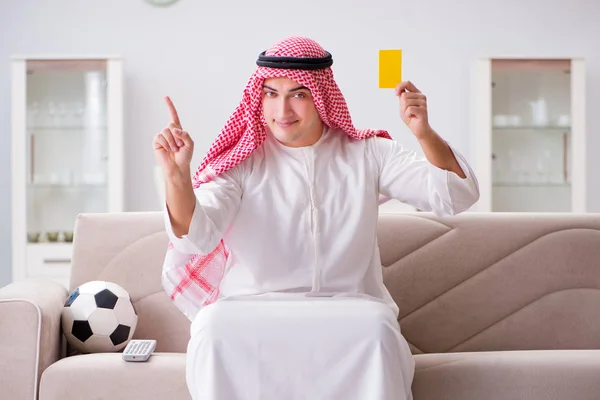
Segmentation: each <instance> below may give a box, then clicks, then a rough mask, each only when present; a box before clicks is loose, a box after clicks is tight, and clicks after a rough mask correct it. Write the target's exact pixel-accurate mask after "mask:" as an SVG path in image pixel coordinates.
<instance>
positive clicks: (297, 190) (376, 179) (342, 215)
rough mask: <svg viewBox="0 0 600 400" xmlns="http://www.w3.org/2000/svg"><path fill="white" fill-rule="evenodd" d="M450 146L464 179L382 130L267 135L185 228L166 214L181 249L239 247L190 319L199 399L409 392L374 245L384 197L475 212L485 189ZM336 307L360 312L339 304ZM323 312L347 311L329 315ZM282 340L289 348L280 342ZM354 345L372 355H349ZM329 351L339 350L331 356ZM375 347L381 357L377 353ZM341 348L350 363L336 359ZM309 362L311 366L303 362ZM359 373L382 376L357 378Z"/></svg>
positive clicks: (406, 365)
mask: <svg viewBox="0 0 600 400" xmlns="http://www.w3.org/2000/svg"><path fill="white" fill-rule="evenodd" d="M450 148H451V149H452V151H453V153H454V155H455V157H456V159H457V161H458V163H459V165H460V166H461V168H462V170H463V172H464V173H465V175H466V178H465V179H461V178H460V177H459V176H458V175H456V174H455V173H453V172H450V171H446V170H443V169H440V168H438V167H436V166H434V165H432V164H430V163H429V162H428V161H427V160H426V159H424V158H422V157H418V156H417V155H416V153H415V152H414V151H411V150H407V149H405V148H403V147H402V146H401V145H400V144H398V143H397V142H396V141H392V140H389V139H385V138H380V137H372V138H368V139H362V140H357V139H352V138H350V137H349V136H348V135H346V134H345V133H343V132H341V131H339V130H333V129H329V128H325V129H324V132H323V135H322V137H321V138H320V139H319V141H318V142H317V143H315V144H314V145H312V146H306V147H300V148H291V147H287V146H284V145H282V144H281V143H279V142H278V141H277V140H276V139H275V138H274V137H273V136H272V135H271V134H268V135H267V140H266V141H265V142H264V143H263V145H261V146H260V147H259V148H258V149H257V150H256V151H254V153H253V154H252V155H250V156H249V157H248V158H247V159H246V160H244V161H243V162H242V163H241V164H239V165H238V166H236V167H235V168H233V169H231V170H229V171H228V172H226V173H224V174H222V175H220V176H218V177H216V178H215V179H214V180H213V181H212V182H210V183H207V184H203V185H201V186H200V188H198V189H196V190H195V193H196V196H197V203H196V207H195V210H194V214H193V217H192V221H191V224H190V228H189V231H188V234H187V235H184V236H183V237H181V238H178V237H176V236H175V235H174V233H173V231H172V227H171V225H170V221H169V217H168V214H167V213H165V224H166V229H167V232H168V234H169V237H170V239H171V241H172V243H173V246H174V247H175V249H177V250H178V251H180V252H182V253H186V254H199V253H201V254H208V253H210V252H211V251H212V250H213V249H214V248H215V247H216V246H217V245H218V243H219V241H220V239H221V238H223V240H224V243H225V244H226V246H227V247H228V249H229V252H230V253H229V258H228V264H227V267H226V272H225V275H224V278H223V281H222V284H221V286H220V300H219V301H217V303H215V304H213V305H209V306H207V307H205V308H204V309H202V310H201V311H200V312H199V313H198V315H197V316H196V317H195V319H194V321H193V323H192V327H191V334H192V337H191V340H190V344H189V347H188V366H187V374H188V385H189V386H190V392H191V394H192V397H193V398H194V399H217V398H219V399H227V400H236V399H244V400H245V399H261V400H264V399H271V398H273V399H284V398H285V399H305V398H306V399H309V398H310V399H321V398H322V399H338V398H339V399H342V398H343V399H348V400H349V399H367V398H369V399H371V398H372V399H388V398H390V399H392V398H393V399H405V398H406V399H408V398H411V394H410V384H411V382H412V377H413V373H414V371H413V369H414V362H413V360H412V356H411V354H410V351H409V350H408V346H407V345H406V342H405V340H404V338H403V337H402V336H401V335H400V328H399V326H398V324H397V321H396V318H397V315H398V307H397V305H396V304H395V302H394V300H393V299H392V297H391V296H390V294H389V292H388V290H387V289H386V287H385V286H384V283H383V277H382V266H381V262H380V256H379V249H378V246H377V222H378V206H379V197H380V194H381V195H383V196H386V197H389V198H393V199H397V200H399V201H401V202H403V203H406V204H409V205H412V206H414V207H416V208H418V209H421V210H424V211H433V212H434V213H435V214H436V215H440V216H442V215H454V214H457V213H460V212H462V211H464V210H466V209H468V208H469V207H470V206H471V205H473V203H475V201H477V199H478V198H479V187H478V184H477V180H476V178H475V174H474V172H473V171H472V169H471V167H470V166H469V165H468V163H467V161H466V160H465V159H464V157H463V156H462V155H461V154H460V153H459V152H458V151H456V149H454V148H453V147H452V146H451V147H450ZM257 299H263V300H265V301H264V302H262V303H261V302H259V303H257V302H256V300H257ZM267 299H269V300H268V301H269V302H268V303H267ZM311 299H312V300H311ZM325 299H327V300H329V301H324V300H325ZM357 302H359V303H360V304H363V305H364V306H362V307H360V306H357V304H358V303H357ZM267 304H268V305H267ZM340 305H344V306H345V307H349V309H351V310H353V312H350V313H349V312H342V311H341V309H340ZM382 305H383V306H386V307H385V309H386V310H388V312H387V313H386V312H382V311H381V309H380V307H381V306H382ZM315 307H317V308H315ZM317 309H318V310H320V312H322V313H323V312H324V313H330V315H331V313H336V315H338V314H339V315H344V316H346V319H344V318H341V319H336V318H331V316H330V317H329V318H325V317H324V316H323V315H321V314H319V312H317V311H315V310H317ZM265 310H271V311H272V312H273V318H270V317H269V312H266V311H265ZM282 310H290V311H288V312H287V314H286V313H285V312H282ZM282 315H287V316H288V317H287V319H286V318H283V319H282V318H281V317H282ZM311 315H314V318H312V319H311V318H310V316H311ZM373 316H376V319H377V320H378V321H379V322H377V323H374V321H373ZM297 318H298V319H297ZM298 321H302V322H301V323H300V324H299V323H298ZM327 321H329V323H327ZM278 324H281V326H279V325H278ZM298 324H299V325H298ZM365 324H366V325H365ZM365 326H368V327H370V329H367V330H365V329H364V327H365ZM257 327H261V329H259V328H257ZM382 327H385V328H382ZM311 332H312V333H311ZM316 332H320V333H319V334H318V335H315V334H316ZM369 332H371V334H369ZM377 332H379V333H377ZM276 333H277V334H276ZM277 335H280V336H281V335H287V336H284V337H280V336H277ZM361 335H362V336H361ZM312 336H315V338H316V337H318V340H317V339H315V338H312ZM277 337H279V340H283V341H284V342H285V343H287V346H278V345H277V343H278V340H277V339H276V338H277ZM242 338H243V339H242ZM311 338H312V339H311ZM327 338H328V339H327ZM261 340H264V341H262V342H261ZM323 340H325V341H326V342H325V345H324V343H323ZM327 341H328V342H327ZM218 343H221V344H222V343H225V344H223V345H219V344H218ZM327 343H328V344H327ZM361 345H362V347H361ZM228 346H229V347H228ZM269 346H271V347H269ZM349 346H350V347H353V346H358V347H359V348H362V351H363V353H361V351H359V350H357V351H355V352H351V354H352V357H350V358H348V357H346V358H344V357H341V354H342V353H343V349H346V350H348V348H349ZM311 348H312V349H313V350H315V351H317V350H318V352H319V354H321V357H320V358H319V357H316V355H315V353H314V352H313V351H311ZM269 349H271V352H269ZM326 349H330V350H331V354H330V356H331V357H325V355H323V354H322V353H323V352H326V351H327V350H326ZM336 349H337V350H336ZM374 349H379V350H380V351H381V352H382V354H380V355H379V356H377V355H375V356H373V354H374V353H373V352H374V351H375V353H377V351H376V350H374ZM384 349H385V351H384ZM281 352H283V353H281ZM384 353H385V354H384ZM257 357H258V358H260V360H262V361H261V362H259V363H257V360H256V358H257ZM302 357H304V359H302ZM332 357H333V358H332ZM340 357H341V358H340ZM317 358H318V359H319V360H321V361H315V360H316V359H317ZM332 359H337V360H346V361H344V362H342V361H340V364H339V365H337V367H334V366H332V365H333V364H332V362H333V361H332ZM361 360H362V361H361ZM361 362H362V364H361ZM307 363H308V364H309V365H310V366H311V371H312V372H311V373H308V372H306V370H305V369H303V368H302V367H301V365H304V366H306V364H307ZM352 363H354V364H356V365H354V366H352V365H350V364H352ZM292 365H296V368H300V369H301V370H302V371H298V370H296V371H294V370H293V368H292ZM358 367H360V368H358ZM357 368H358V369H357ZM360 370H368V371H369V373H370V374H374V375H375V377H371V378H369V379H368V381H366V380H365V379H359V377H358V376H357V373H359V371H360ZM265 371H270V372H268V373H267V372H265ZM377 371H379V373H378V372H377ZM314 373H316V374H317V375H318V376H320V377H321V378H322V379H325V380H326V381H327V380H328V379H331V380H332V384H333V382H336V383H335V387H337V389H334V388H333V387H329V389H327V390H329V391H325V389H322V390H319V389H314V390H313V389H311V390H310V391H309V390H308V387H311V386H310V385H311V382H313V383H314V382H315V376H317V375H313V374H314ZM292 376H293V378H292ZM384 377H385V379H384ZM390 379H391V380H392V382H395V384H392V385H390V384H389V381H390ZM386 382H387V383H386ZM378 383H379V384H378ZM317 386H318V385H317ZM283 387H285V388H287V389H282V388H283ZM321 387H324V386H323V382H321ZM331 390H333V391H331ZM335 390H338V392H336V391H335ZM367 393H368V395H367ZM365 396H366V397H365Z"/></svg>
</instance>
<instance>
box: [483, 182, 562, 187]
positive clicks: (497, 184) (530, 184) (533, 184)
mask: <svg viewBox="0 0 600 400" xmlns="http://www.w3.org/2000/svg"><path fill="white" fill-rule="evenodd" d="M492 185H493V186H494V187H532V188H535V187H539V188H551V187H565V188H568V187H570V186H571V184H570V183H568V182H565V183H551V182H548V183H544V182H539V183H538V182H494V183H493V184H492Z"/></svg>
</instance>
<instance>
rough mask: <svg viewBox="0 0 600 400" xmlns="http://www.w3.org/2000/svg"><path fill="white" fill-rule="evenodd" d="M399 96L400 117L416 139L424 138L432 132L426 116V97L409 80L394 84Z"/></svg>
mask: <svg viewBox="0 0 600 400" xmlns="http://www.w3.org/2000/svg"><path fill="white" fill-rule="evenodd" d="M396 96H399V97H400V117H401V118H402V121H404V123H405V124H406V125H407V126H408V128H409V129H410V130H411V132H412V133H413V135H415V136H416V137H417V139H425V138H427V137H428V136H429V135H431V133H432V132H433V129H432V128H431V126H430V125H429V120H428V117H427V97H425V95H424V94H423V93H421V91H420V90H419V89H417V87H416V86H415V85H413V83H412V82H410V81H404V82H401V83H400V84H399V85H398V86H396Z"/></svg>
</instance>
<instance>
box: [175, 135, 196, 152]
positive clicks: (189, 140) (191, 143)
mask: <svg viewBox="0 0 600 400" xmlns="http://www.w3.org/2000/svg"><path fill="white" fill-rule="evenodd" d="M174 133H175V137H176V138H177V139H178V140H181V141H182V142H183V145H185V147H187V148H188V149H192V148H194V141H193V140H192V138H191V136H190V134H189V132H187V131H175V132H174Z"/></svg>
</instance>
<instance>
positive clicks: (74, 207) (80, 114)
mask: <svg viewBox="0 0 600 400" xmlns="http://www.w3.org/2000/svg"><path fill="white" fill-rule="evenodd" d="M11 63H12V68H11V72H12V75H11V80H12V87H11V97H12V101H11V118H12V150H11V154H12V164H11V165H12V171H11V172H12V275H13V281H17V280H21V279H25V278H29V277H44V278H50V279H53V280H55V281H57V282H60V283H62V284H64V285H65V286H68V282H69V278H70V263H71V254H72V241H73V229H74V223H75V218H76V216H77V215H78V214H79V213H83V212H92V213H93V212H119V211H123V193H124V186H123V175H124V174H123V172H124V171H123V71H122V61H121V60H120V58H118V57H65V56H59V57H57V56H33V57H27V56H15V57H13V58H12V60H11Z"/></svg>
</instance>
